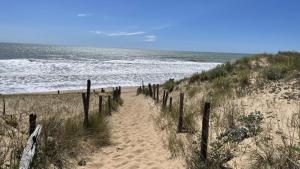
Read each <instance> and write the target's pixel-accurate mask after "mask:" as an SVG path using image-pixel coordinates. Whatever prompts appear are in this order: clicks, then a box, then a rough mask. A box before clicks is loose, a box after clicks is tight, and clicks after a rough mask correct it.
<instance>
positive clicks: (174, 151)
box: [168, 131, 184, 158]
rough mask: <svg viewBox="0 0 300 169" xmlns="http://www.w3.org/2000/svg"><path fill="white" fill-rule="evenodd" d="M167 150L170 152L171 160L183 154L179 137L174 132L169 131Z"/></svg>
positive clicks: (182, 145) (182, 144)
mask: <svg viewBox="0 0 300 169" xmlns="http://www.w3.org/2000/svg"><path fill="white" fill-rule="evenodd" d="M168 148H169V150H170V152H171V156H172V158H175V157H178V156H180V155H182V154H183V152H184V143H183V141H182V140H181V139H180V137H178V136H177V133H176V132H175V131H170V133H169V136H168Z"/></svg>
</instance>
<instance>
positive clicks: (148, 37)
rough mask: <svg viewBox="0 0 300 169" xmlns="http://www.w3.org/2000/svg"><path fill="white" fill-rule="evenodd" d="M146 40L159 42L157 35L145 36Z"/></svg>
mask: <svg viewBox="0 0 300 169" xmlns="http://www.w3.org/2000/svg"><path fill="white" fill-rule="evenodd" d="M145 38H146V39H145V40H144V41H146V42H155V41H156V40H157V37H156V36H155V35H147V36H145Z"/></svg>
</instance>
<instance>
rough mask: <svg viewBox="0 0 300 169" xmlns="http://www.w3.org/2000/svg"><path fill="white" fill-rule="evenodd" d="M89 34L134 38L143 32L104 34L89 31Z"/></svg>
mask: <svg viewBox="0 0 300 169" xmlns="http://www.w3.org/2000/svg"><path fill="white" fill-rule="evenodd" d="M90 32H91V33H95V34H98V35H105V36H136V35H143V34H145V32H143V31H138V32H113V33H106V32H102V31H90Z"/></svg>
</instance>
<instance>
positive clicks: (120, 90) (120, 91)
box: [119, 86, 122, 97]
mask: <svg viewBox="0 0 300 169" xmlns="http://www.w3.org/2000/svg"><path fill="white" fill-rule="evenodd" d="M121 93H122V89H121V86H119V97H120V96H121Z"/></svg>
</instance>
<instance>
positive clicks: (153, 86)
mask: <svg viewBox="0 0 300 169" xmlns="http://www.w3.org/2000/svg"><path fill="white" fill-rule="evenodd" d="M152 88H153V99H154V100H155V94H156V92H155V84H153V85H152Z"/></svg>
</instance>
